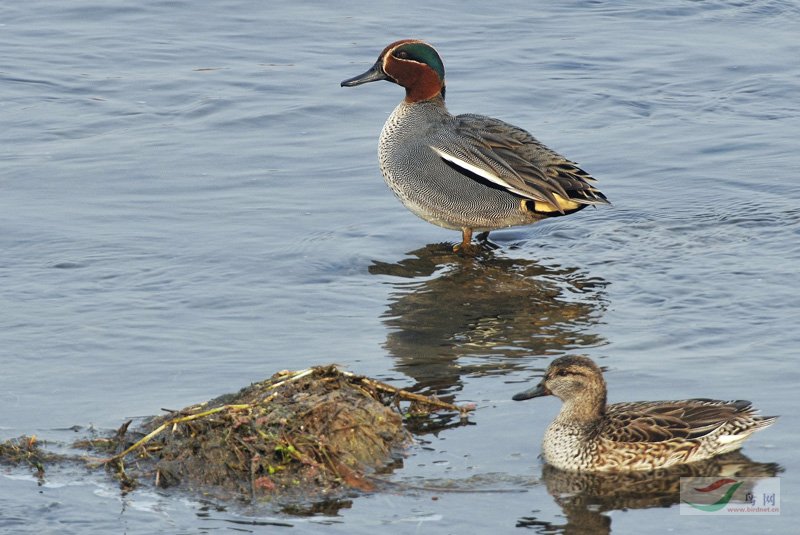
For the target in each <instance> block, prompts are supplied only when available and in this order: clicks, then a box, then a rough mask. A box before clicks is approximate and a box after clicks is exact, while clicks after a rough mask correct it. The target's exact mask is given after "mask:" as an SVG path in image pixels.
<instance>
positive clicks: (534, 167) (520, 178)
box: [430, 114, 608, 215]
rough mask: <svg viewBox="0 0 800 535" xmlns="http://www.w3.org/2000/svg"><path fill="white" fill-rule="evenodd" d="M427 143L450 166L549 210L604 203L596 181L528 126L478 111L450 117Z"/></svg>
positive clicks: (571, 209) (557, 211)
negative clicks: (546, 144) (528, 129)
mask: <svg viewBox="0 0 800 535" xmlns="http://www.w3.org/2000/svg"><path fill="white" fill-rule="evenodd" d="M431 139H432V143H431V145H430V146H431V148H432V149H433V150H434V151H435V152H436V153H437V154H438V155H439V156H440V157H441V158H442V159H443V160H445V161H446V162H447V163H448V164H449V165H450V166H451V167H453V168H454V169H456V170H458V171H461V172H462V173H464V174H466V175H468V176H469V175H478V176H479V177H480V178H482V179H484V180H487V181H489V182H490V183H492V184H494V185H495V186H496V187H499V188H503V189H505V190H507V191H509V192H511V193H513V194H514V195H517V196H519V197H520V198H522V199H523V200H530V201H533V202H532V203H530V204H529V205H528V206H530V209H531V211H534V210H535V211H537V212H541V213H551V214H552V215H560V214H566V213H570V212H574V211H577V210H579V209H580V208H583V207H584V206H586V205H590V204H608V201H607V200H606V197H605V196H604V195H603V194H602V193H601V192H600V191H599V190H598V189H597V188H595V187H594V185H593V183H594V182H595V180H594V179H593V178H592V177H591V176H590V175H589V174H588V173H586V172H585V171H583V170H582V169H581V168H580V167H578V166H577V164H575V163H574V162H572V161H570V160H567V159H566V158H564V157H563V156H561V155H559V154H558V153H556V152H554V151H552V150H551V149H549V148H548V147H546V146H545V145H543V144H542V143H540V142H539V141H538V140H537V139H536V138H534V137H533V136H532V135H531V134H530V133H528V132H527V131H525V130H523V129H521V128H518V127H516V126H514V125H511V124H509V123H506V122H504V121H501V120H499V119H494V118H492V117H486V116H483V115H474V114H464V115H457V116H453V117H452V119H451V121H450V122H449V123H448V124H447V125H446V127H445V128H441V129H440V130H439V131H438V132H436V133H435V134H433V135H432V136H431Z"/></svg>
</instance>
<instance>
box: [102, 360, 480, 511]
mask: <svg viewBox="0 0 800 535" xmlns="http://www.w3.org/2000/svg"><path fill="white" fill-rule="evenodd" d="M401 400H411V401H412V403H413V406H414V407H415V409H414V410H416V411H418V410H419V407H420V406H425V405H427V407H428V409H429V410H437V409H448V410H457V411H464V410H468V409H459V408H458V407H455V406H453V405H450V404H447V403H444V402H441V401H439V400H437V399H436V398H427V397H424V396H419V395H416V394H411V393H408V392H405V391H402V390H399V389H396V388H394V387H391V386H389V385H386V384H384V383H381V382H378V381H375V380H373V379H369V378H366V377H363V376H358V375H354V374H350V373H347V372H342V371H340V370H338V369H337V368H336V367H334V366H327V367H318V368H310V369H308V370H303V371H300V372H280V373H277V374H275V375H274V376H273V377H271V378H270V379H268V380H266V381H262V382H260V383H255V384H253V385H251V386H249V387H247V388H244V389H243V390H241V391H240V392H239V393H237V394H232V395H226V396H222V397H220V398H217V399H215V400H212V401H209V402H207V403H203V404H200V405H194V406H191V407H187V408H185V409H183V410H181V411H177V412H175V413H172V414H170V415H168V416H163V417H158V418H154V419H152V420H151V421H149V422H147V423H146V424H145V425H144V426H143V427H142V428H141V429H139V430H137V431H136V432H129V431H127V428H124V429H121V430H120V432H119V433H118V437H117V439H116V440H115V443H116V448H117V449H118V450H120V451H119V453H117V454H116V455H114V456H112V457H111V458H110V459H106V460H105V462H106V465H107V466H109V467H113V468H114V469H115V470H116V473H117V475H118V476H119V477H120V478H121V480H122V481H123V483H124V484H125V485H128V486H135V485H136V484H138V482H139V481H142V480H150V481H153V482H154V483H155V484H156V485H158V486H160V487H170V486H174V485H178V484H180V485H181V486H182V487H184V488H187V489H190V490H192V491H194V492H200V493H203V494H206V495H209V494H211V495H214V496H216V497H221V498H240V499H244V500H247V501H251V500H256V501H264V500H273V499H277V500H278V501H281V502H292V501H296V500H298V499H300V500H304V501H308V500H311V501H317V500H320V499H327V498H328V497H330V496H335V495H340V494H342V493H346V492H347V491H349V490H360V491H370V490H373V488H374V482H373V480H372V479H371V478H370V477H369V475H370V474H373V473H374V472H375V471H378V470H381V469H382V468H383V467H385V466H387V465H388V464H390V463H393V462H395V461H396V460H397V459H398V457H399V455H398V454H399V453H400V452H401V451H402V449H403V448H405V447H406V446H407V445H408V444H409V442H410V440H411V435H410V434H409V432H408V431H407V430H406V429H405V428H404V426H403V415H402V414H401V412H400V409H399V403H398V402H399V401H401ZM142 433H144V434H145V436H144V438H140V437H141V436H142V435H141V434H142ZM136 439H138V440H137V441H136V442H134V443H133V444H131V442H133V441H134V440H136ZM122 448H125V449H124V450H122Z"/></svg>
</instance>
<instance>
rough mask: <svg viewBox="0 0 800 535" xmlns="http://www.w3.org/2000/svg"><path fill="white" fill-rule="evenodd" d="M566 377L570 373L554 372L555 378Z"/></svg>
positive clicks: (563, 371) (565, 371)
mask: <svg viewBox="0 0 800 535" xmlns="http://www.w3.org/2000/svg"><path fill="white" fill-rule="evenodd" d="M568 375H570V373H569V372H568V371H567V370H558V371H557V372H556V377H566V376H568Z"/></svg>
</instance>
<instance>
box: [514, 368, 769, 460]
mask: <svg viewBox="0 0 800 535" xmlns="http://www.w3.org/2000/svg"><path fill="white" fill-rule="evenodd" d="M550 395H553V396H556V397H558V398H560V399H561V401H563V402H564V404H563V406H562V407H561V412H559V413H558V416H557V417H556V419H555V420H554V421H553V423H551V424H550V426H549V427H548V428H547V431H545V434H544V440H543V442H542V456H543V457H544V460H545V461H546V462H547V463H549V464H551V465H553V466H555V467H556V468H560V469H562V470H573V471H590V472H605V471H608V472H611V471H628V470H654V469H657V468H666V467H668V466H673V465H676V464H681V463H691V462H694V461H702V460H704V459H709V458H711V457H714V456H715V455H720V454H722V453H727V452H729V451H733V450H736V449H739V448H740V447H741V446H742V442H743V441H744V440H745V439H746V438H747V437H749V436H750V435H751V434H752V433H754V432H755V431H758V430H760V429H764V428H765V427H767V426H769V425H770V424H772V423H773V422H774V421H775V419H776V418H777V417H776V416H757V414H756V410H755V409H753V408H752V407H751V406H750V402H749V401H742V400H738V401H717V400H712V399H686V400H680V401H636V402H631V403H614V404H612V405H606V382H605V380H604V379H603V374H602V372H601V371H600V368H599V367H598V366H597V365H596V364H595V363H594V362H592V361H591V360H590V359H588V358H586V357H561V358H558V359H556V360H554V361H553V362H552V363H551V364H550V366H549V367H548V368H547V372H546V373H545V376H544V379H542V381H541V382H540V383H539V385H538V386H536V387H535V388H531V389H530V390H526V391H524V392H520V393H519V394H517V395H515V396H514V398H513V399H514V400H516V401H521V400H524V399H530V398H535V397H539V396H550Z"/></svg>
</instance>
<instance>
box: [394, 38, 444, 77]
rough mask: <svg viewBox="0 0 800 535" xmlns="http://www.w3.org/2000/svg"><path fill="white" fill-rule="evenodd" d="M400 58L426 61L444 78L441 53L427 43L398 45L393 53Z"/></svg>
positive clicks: (425, 62) (426, 63)
mask: <svg viewBox="0 0 800 535" xmlns="http://www.w3.org/2000/svg"><path fill="white" fill-rule="evenodd" d="M392 55H393V56H394V57H396V58H398V59H410V60H412V61H418V62H419V63H424V64H425V65H427V66H428V67H430V68H431V69H433V70H434V71H436V74H438V75H439V78H441V79H442V80H444V64H443V63H442V59H441V58H440V57H439V54H437V53H436V50H434V49H433V48H432V47H431V46H430V45H427V44H425V43H408V44H405V45H402V46H400V47H398V48H397V49H396V50H395V51H394V53H393V54H392Z"/></svg>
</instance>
